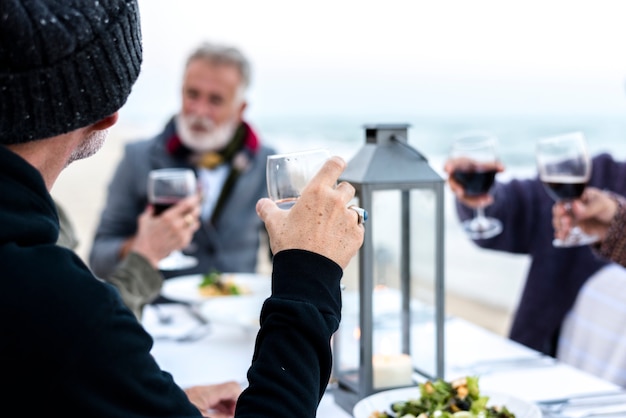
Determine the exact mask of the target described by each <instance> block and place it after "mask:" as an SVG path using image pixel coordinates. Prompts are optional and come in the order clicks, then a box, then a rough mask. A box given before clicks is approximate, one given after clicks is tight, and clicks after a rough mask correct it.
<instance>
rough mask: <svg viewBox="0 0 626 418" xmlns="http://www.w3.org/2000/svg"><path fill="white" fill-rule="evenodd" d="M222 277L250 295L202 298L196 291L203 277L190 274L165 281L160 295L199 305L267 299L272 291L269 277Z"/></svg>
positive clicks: (243, 274) (235, 274)
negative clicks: (256, 297)
mask: <svg viewBox="0 0 626 418" xmlns="http://www.w3.org/2000/svg"><path fill="white" fill-rule="evenodd" d="M222 275H223V276H224V280H232V281H233V282H234V283H235V284H236V285H237V286H240V287H242V288H244V289H246V290H248V291H249V292H250V293H247V294H246V295H233V296H208V297H207V296H203V295H202V294H201V293H200V291H199V289H198V285H199V284H200V283H201V282H202V277H203V276H202V275H201V274H192V275H189V276H180V277H173V278H171V279H167V280H165V281H164V282H163V288H162V289H161V294H162V295H163V296H165V297H166V298H169V299H173V300H178V301H181V302H190V303H201V302H205V301H207V300H211V299H215V298H227V299H231V298H239V297H247V296H262V297H267V296H269V295H270V293H271V291H272V290H271V289H272V284H271V278H270V277H269V276H264V275H260V274H253V273H222Z"/></svg>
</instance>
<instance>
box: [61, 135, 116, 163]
mask: <svg viewBox="0 0 626 418" xmlns="http://www.w3.org/2000/svg"><path fill="white" fill-rule="evenodd" d="M108 134H109V130H108V129H102V130H99V131H94V132H92V133H90V134H89V136H87V137H86V138H85V140H84V141H83V142H82V144H80V145H79V146H78V148H76V149H75V150H74V151H72V154H71V155H70V158H69V160H68V161H67V165H69V164H70V163H72V162H74V161H77V160H82V159H83V158H87V157H91V156H92V155H94V154H95V153H96V152H98V151H99V150H100V148H102V146H103V145H104V141H105V140H106V138H107V136H108Z"/></svg>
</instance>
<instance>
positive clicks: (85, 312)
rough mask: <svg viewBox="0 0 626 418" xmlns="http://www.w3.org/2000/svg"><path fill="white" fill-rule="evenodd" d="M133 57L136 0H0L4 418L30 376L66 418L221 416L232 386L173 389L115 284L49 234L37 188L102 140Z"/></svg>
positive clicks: (233, 394)
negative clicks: (215, 411)
mask: <svg viewBox="0 0 626 418" xmlns="http://www.w3.org/2000/svg"><path fill="white" fill-rule="evenodd" d="M141 60H142V46H141V31H140V24H139V10H138V5H137V2H136V0H1V1H0V264H1V265H3V266H5V267H6V268H3V271H2V274H0V285H1V286H2V288H3V290H2V292H0V318H1V319H0V329H2V330H3V332H2V337H0V358H4V359H11V366H9V365H8V364H7V367H5V368H4V369H5V370H6V371H7V375H6V377H7V378H8V379H9V380H11V382H12V383H11V384H12V385H14V386H13V388H14V390H9V391H6V392H3V393H2V395H0V401H1V402H2V403H3V404H4V405H7V406H8V407H9V408H8V409H10V410H13V411H15V412H13V415H14V416H28V415H30V414H32V408H33V406H32V405H31V404H30V403H31V402H32V398H30V396H31V395H32V391H31V390H28V389H27V388H29V387H32V385H33V384H37V386H38V387H39V389H41V395H43V397H44V399H43V400H42V401H43V403H44V404H45V406H44V408H45V409H46V410H47V411H55V410H56V411H57V412H60V413H62V415H63V416H67V417H73V416H77V417H78V416H81V417H98V416H101V417H131V416H157V415H158V416H164V417H165V416H170V417H185V416H200V409H202V410H203V411H204V410H207V409H208V408H210V407H220V406H223V408H224V410H226V411H230V412H231V413H232V412H233V411H234V404H235V400H236V399H237V396H238V395H239V393H240V392H241V388H240V387H239V385H238V384H237V383H234V382H227V383H225V384H221V385H207V386H195V387H192V388H189V389H187V390H186V392H185V391H183V390H182V389H181V388H179V387H178V386H177V385H176V384H175V383H174V382H173V380H172V378H171V376H170V375H169V374H167V373H164V372H162V371H161V370H160V369H159V368H158V366H157V365H156V364H155V363H154V361H153V359H152V356H151V355H150V353H149V347H150V346H151V340H150V337H149V336H148V335H147V334H146V333H145V331H144V330H143V328H142V327H141V326H140V324H139V323H138V322H137V320H136V319H135V316H134V315H133V314H132V313H131V311H129V310H128V309H126V307H125V306H124V304H123V302H122V301H121V299H120V297H119V295H118V293H117V290H115V289H114V288H113V287H112V286H110V285H108V284H104V283H103V282H101V281H99V280H97V279H95V277H94V276H93V274H92V273H91V272H90V271H89V269H88V268H87V267H86V266H85V265H84V263H83V262H82V261H81V260H80V259H79V258H78V257H77V256H76V255H75V254H74V253H73V252H72V251H70V250H68V249H65V248H63V247H60V246H58V245H56V242H57V238H58V236H59V219H58V217H57V211H56V208H55V204H54V202H53V200H52V198H51V196H50V194H49V190H50V189H51V188H52V186H53V184H54V182H55V180H56V179H57V177H58V176H59V175H60V173H61V171H62V170H63V169H64V168H65V167H66V166H67V165H68V164H70V163H71V162H72V161H75V160H77V159H81V158H85V157H88V156H90V155H92V154H94V153H95V152H96V151H97V150H98V149H99V148H100V146H101V145H102V143H103V142H104V140H105V138H106V132H107V129H108V128H109V127H110V126H112V125H113V124H115V122H116V121H117V117H118V110H119V109H120V108H121V107H122V106H123V105H124V103H125V102H126V99H127V98H128V96H129V94H130V92H131V89H132V86H133V84H134V83H135V81H136V79H137V77H138V76H139V71H140V67H141ZM78 192H79V193H80V191H78ZM35 336H37V337H36V338H32V337H35ZM41 384H43V386H44V387H41ZM20 409H21V411H20ZM18 411H19V412H18ZM140 411H141V412H140ZM156 411H158V412H156Z"/></svg>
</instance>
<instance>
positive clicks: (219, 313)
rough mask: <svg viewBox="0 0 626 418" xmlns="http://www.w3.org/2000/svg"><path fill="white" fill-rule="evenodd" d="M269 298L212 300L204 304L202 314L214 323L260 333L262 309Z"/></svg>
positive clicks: (245, 297) (258, 296)
mask: <svg viewBox="0 0 626 418" xmlns="http://www.w3.org/2000/svg"><path fill="white" fill-rule="evenodd" d="M267 296H269V295H267ZM267 296H260V295H252V296H239V297H236V298H227V297H222V298H211V299H210V300H208V301H206V302H205V303H203V304H202V306H201V307H200V312H201V313H202V316H203V317H205V318H207V319H208V320H209V321H211V322H214V323H219V324H224V325H234V326H238V327H241V328H243V329H244V330H249V331H258V329H259V326H260V323H259V318H260V316H261V308H262V307H263V302H265V299H267Z"/></svg>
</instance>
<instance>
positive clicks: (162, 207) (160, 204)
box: [152, 199, 179, 216]
mask: <svg viewBox="0 0 626 418" xmlns="http://www.w3.org/2000/svg"><path fill="white" fill-rule="evenodd" d="M178 201H179V200H178V199H156V200H154V201H153V202H152V207H153V208H154V216H159V215H160V214H162V213H163V212H165V211H166V210H168V209H169V208H171V207H172V206H174V205H175V204H176V203H178Z"/></svg>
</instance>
